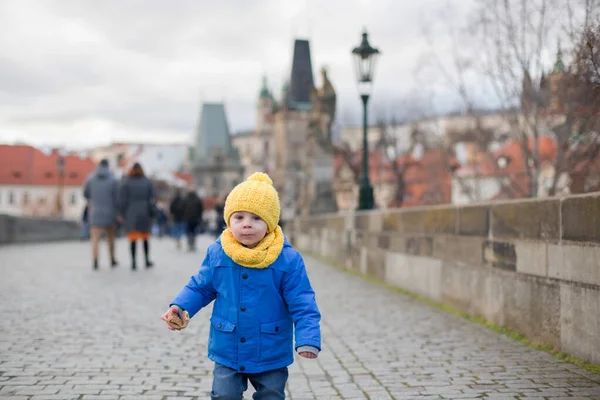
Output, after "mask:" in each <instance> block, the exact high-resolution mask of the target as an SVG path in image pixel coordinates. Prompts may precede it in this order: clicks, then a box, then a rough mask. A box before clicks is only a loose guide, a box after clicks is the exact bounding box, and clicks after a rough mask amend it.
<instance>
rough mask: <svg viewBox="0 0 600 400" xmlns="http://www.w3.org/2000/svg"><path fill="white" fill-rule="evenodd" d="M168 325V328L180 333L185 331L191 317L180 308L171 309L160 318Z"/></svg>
mask: <svg viewBox="0 0 600 400" xmlns="http://www.w3.org/2000/svg"><path fill="white" fill-rule="evenodd" d="M160 318H161V319H162V320H163V321H165V322H166V323H167V328H169V329H170V330H172V331H180V330H182V329H185V328H186V327H187V326H188V323H189V322H190V315H189V314H188V312H187V311H185V310H183V311H181V309H180V308H179V307H171V308H169V310H168V311H167V312H166V313H164V314H163V315H162V316H161V317H160Z"/></svg>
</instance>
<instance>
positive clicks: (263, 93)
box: [260, 75, 273, 99]
mask: <svg viewBox="0 0 600 400" xmlns="http://www.w3.org/2000/svg"><path fill="white" fill-rule="evenodd" d="M272 97H273V96H272V95H271V91H270V90H269V84H268V83H267V77H266V76H264V75H263V78H262V87H261V88H260V98H261V99H270V98H272Z"/></svg>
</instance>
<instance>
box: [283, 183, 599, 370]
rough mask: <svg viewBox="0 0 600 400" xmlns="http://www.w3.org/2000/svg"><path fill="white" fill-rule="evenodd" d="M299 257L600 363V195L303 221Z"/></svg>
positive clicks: (297, 239)
mask: <svg viewBox="0 0 600 400" xmlns="http://www.w3.org/2000/svg"><path fill="white" fill-rule="evenodd" d="M286 234H287V235H288V236H290V237H291V240H292V242H293V243H294V245H295V246H296V247H297V248H298V249H299V250H305V251H309V252H311V253H313V254H315V255H319V256H322V257H324V258H326V259H328V260H330V261H332V262H334V263H336V264H338V265H340V266H344V267H345V268H349V269H353V270H357V271H360V272H362V273H364V274H367V275H370V276H372V277H375V278H377V279H380V280H382V281H385V282H386V283H388V284H390V285H393V286H396V287H400V288H402V289H405V290H408V291H410V292H413V293H416V294H419V295H422V296H425V297H427V298H429V299H432V300H435V301H437V302H441V303H445V304H447V305H450V306H452V307H454V308H456V309H458V310H460V311H463V312H465V313H468V314H469V315H472V316H480V317H483V318H485V319H487V320H488V321H491V322H493V323H495V324H498V325H504V326H507V327H509V328H511V329H514V330H516V331H518V332H520V333H522V334H524V335H525V336H527V337H528V338H530V339H532V340H533V341H535V342H537V343H542V344H548V345H551V346H553V347H554V348H555V349H559V350H561V351H564V352H567V353H569V354H572V355H575V356H577V357H580V358H582V359H585V360H588V361H591V362H594V363H600V194H594V195H585V196H573V197H568V198H564V199H542V200H537V199H536V200H525V201H523V200H520V201H510V202H497V203H489V204H479V205H471V206H460V207H458V206H457V207H454V206H440V207H423V208H414V209H413V208H411V209H399V210H388V211H369V212H357V213H349V214H347V215H324V216H314V217H311V218H307V219H299V220H297V221H295V223H294V225H293V226H292V227H290V228H288V229H286Z"/></svg>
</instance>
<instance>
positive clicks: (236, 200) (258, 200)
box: [223, 172, 281, 232]
mask: <svg viewBox="0 0 600 400" xmlns="http://www.w3.org/2000/svg"><path fill="white" fill-rule="evenodd" d="M238 211H247V212H251V213H253V214H256V215H258V216H259V217H261V218H262V219H263V221H265V222H266V223H267V227H268V229H269V232H273V230H274V229H275V228H276V227H277V224H278V223H279V214H280V213H281V209H280V206H279V195H278V194H277V190H275V188H274V187H273V181H272V180H271V178H269V175H267V174H265V173H262V172H255V173H254V174H252V175H250V177H249V178H248V179H246V181H245V182H242V183H240V184H239V185H237V186H236V187H234V188H233V190H232V191H231V193H229V196H227V200H225V212H224V213H223V214H224V217H225V223H226V224H227V226H229V219H230V218H231V215H232V214H233V213H235V212H238Z"/></svg>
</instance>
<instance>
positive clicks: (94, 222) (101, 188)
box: [83, 159, 119, 270]
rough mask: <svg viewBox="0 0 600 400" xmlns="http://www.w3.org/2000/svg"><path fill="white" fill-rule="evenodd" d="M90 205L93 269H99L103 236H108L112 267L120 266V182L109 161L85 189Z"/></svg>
mask: <svg viewBox="0 0 600 400" xmlns="http://www.w3.org/2000/svg"><path fill="white" fill-rule="evenodd" d="M83 196H84V197H85V198H86V199H87V204H88V207H89V208H88V222H89V224H90V237H91V241H92V259H93V268H94V269H95V270H97V269H98V247H99V245H100V238H101V237H102V234H103V233H104V234H106V241H107V243H108V252H109V256H110V261H111V266H112V267H116V266H117V265H119V264H118V263H117V260H116V259H115V222H116V219H117V206H118V203H117V201H118V182H117V180H116V179H115V177H114V176H113V174H112V173H111V172H110V169H109V167H108V160H106V159H103V160H102V161H100V165H99V166H98V168H97V169H96V170H95V171H94V172H92V174H90V176H89V177H88V178H87V180H86V182H85V186H84V188H83Z"/></svg>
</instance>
